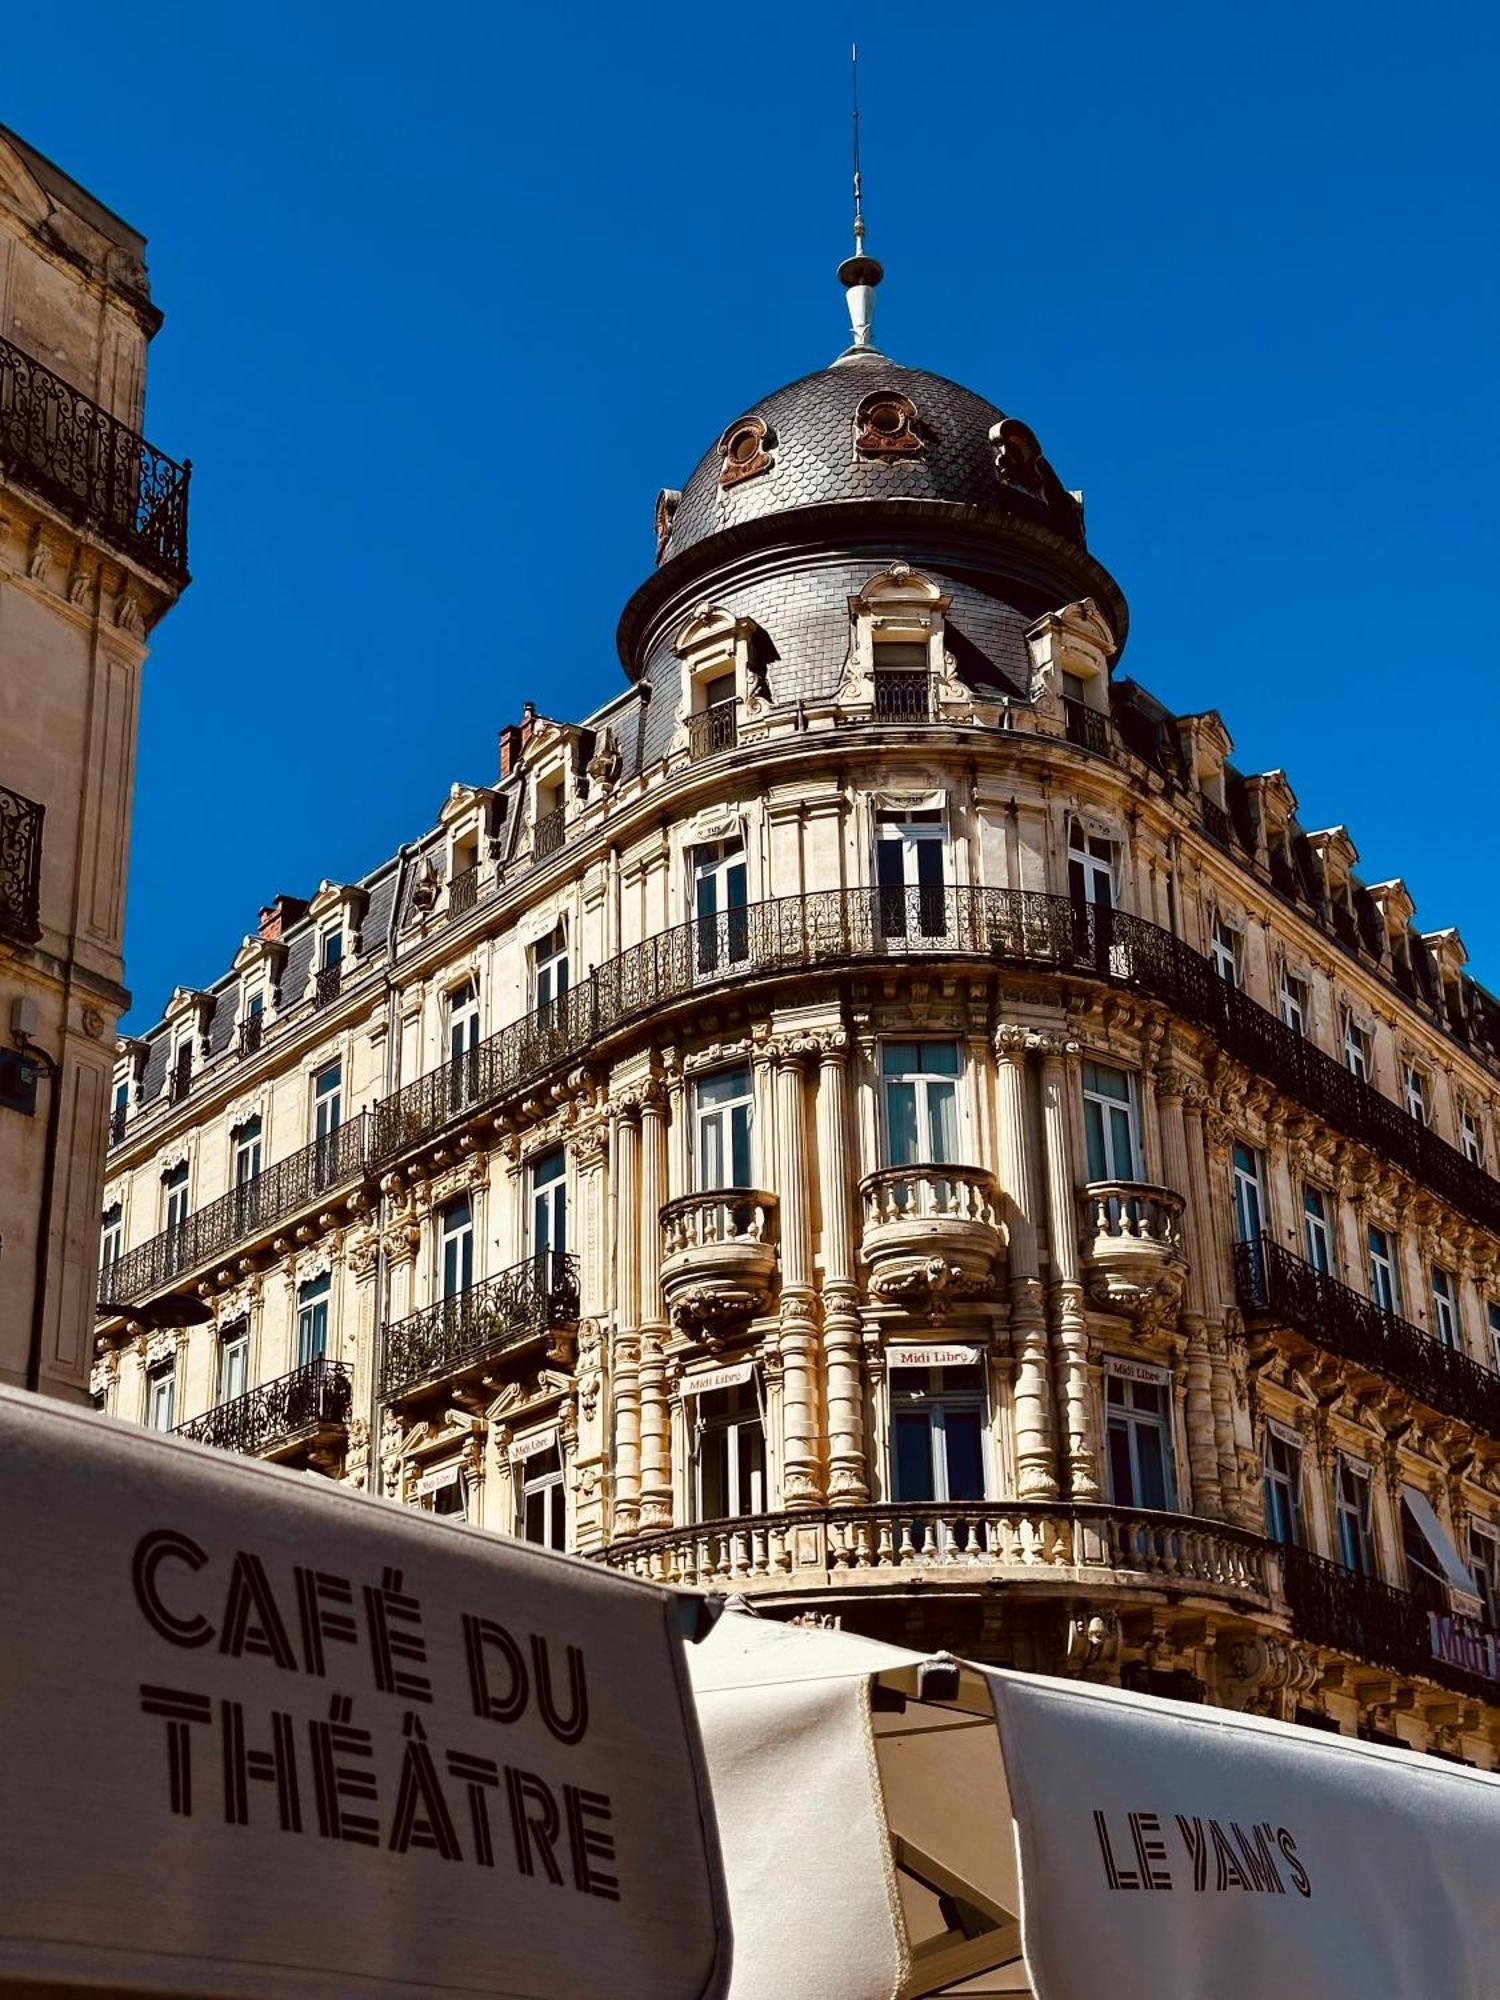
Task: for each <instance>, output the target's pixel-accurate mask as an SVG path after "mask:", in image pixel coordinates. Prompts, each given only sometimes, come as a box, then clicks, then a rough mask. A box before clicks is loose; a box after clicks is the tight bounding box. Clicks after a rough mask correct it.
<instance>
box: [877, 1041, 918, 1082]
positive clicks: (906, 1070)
mask: <svg viewBox="0 0 1500 2000" xmlns="http://www.w3.org/2000/svg"><path fill="white" fill-rule="evenodd" d="M920 1047H921V1045H920V1043H917V1042H882V1043H881V1045H880V1073H881V1075H882V1076H910V1075H912V1074H913V1073H914V1072H915V1071H916V1070H918V1069H920V1067H921V1062H922V1058H921V1054H920Z"/></svg>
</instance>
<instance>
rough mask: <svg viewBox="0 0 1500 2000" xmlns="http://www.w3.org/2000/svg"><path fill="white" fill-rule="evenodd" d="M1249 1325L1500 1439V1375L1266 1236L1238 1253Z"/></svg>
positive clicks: (1238, 1271) (1242, 1246)
mask: <svg viewBox="0 0 1500 2000" xmlns="http://www.w3.org/2000/svg"><path fill="white" fill-rule="evenodd" d="M1235 1283H1236V1288H1237V1290H1238V1293H1239V1300H1240V1305H1241V1308H1242V1309H1243V1311H1244V1313H1245V1316H1246V1318H1247V1320H1249V1321H1250V1322H1251V1323H1252V1324H1254V1325H1257V1326H1271V1325H1276V1324H1282V1325H1285V1326H1288V1327H1290V1328H1291V1329H1292V1330H1293V1331H1294V1332H1295V1333H1298V1334H1300V1335H1301V1336H1302V1338H1303V1339H1304V1340H1307V1341H1309V1342H1311V1343H1312V1345H1314V1346H1315V1347H1321V1348H1323V1349H1324V1350H1325V1351H1326V1352H1328V1353H1330V1354H1337V1355H1339V1356H1340V1357H1341V1359H1343V1360H1345V1361H1348V1362H1352V1363H1353V1364H1354V1365H1355V1366H1356V1367H1359V1368H1364V1369H1367V1370H1368V1371H1369V1372H1370V1373H1371V1374H1372V1375H1377V1376H1381V1377H1383V1378H1384V1379H1385V1380H1386V1381H1387V1382H1394V1383H1396V1384H1397V1386H1398V1387H1400V1388H1402V1389H1404V1390H1405V1391H1406V1392H1407V1394H1408V1395H1410V1396H1414V1397H1415V1398H1416V1399H1417V1401H1418V1402H1420V1403H1423V1404H1425V1405H1426V1407H1427V1408H1428V1409H1429V1410H1436V1411H1438V1412H1439V1413H1440V1414H1442V1415H1443V1416H1448V1417H1457V1418H1458V1419H1459V1420H1460V1421H1461V1422H1463V1423H1466V1424H1471V1425H1472V1426H1473V1427H1474V1428H1475V1429H1476V1430H1479V1431H1483V1432H1484V1433H1485V1435H1486V1436H1487V1437H1491V1438H1497V1439H1500V1375H1497V1374H1496V1373H1495V1372H1494V1370H1493V1369H1490V1368H1485V1367H1482V1366H1481V1365H1480V1363H1479V1362H1477V1361H1475V1360H1473V1359H1472V1357H1471V1356H1469V1355H1467V1354H1464V1353H1462V1352H1461V1351H1460V1350H1459V1349H1458V1348H1456V1347H1449V1346H1447V1345H1446V1344H1445V1343H1444V1342H1443V1341H1441V1340H1435V1339H1434V1338H1433V1337H1432V1335H1431V1334H1430V1333H1424V1332H1423V1330H1422V1329H1421V1327H1419V1326H1413V1325H1412V1323H1411V1322H1410V1321H1409V1320H1405V1319H1402V1318H1401V1316H1400V1315H1399V1314H1398V1313H1393V1312H1387V1311H1385V1309H1384V1308H1383V1307H1381V1306H1378V1305H1376V1304H1375V1302H1374V1301H1373V1300H1372V1299H1367V1298H1365V1297H1363V1296H1362V1294H1360V1293H1359V1292H1356V1291H1354V1290H1352V1289H1351V1287H1350V1286H1348V1285H1345V1284H1342V1283H1341V1282H1340V1281H1339V1279H1337V1278H1334V1277H1331V1276H1330V1275H1329V1273H1328V1272H1326V1271H1319V1270H1317V1269H1315V1268H1314V1266H1313V1265H1311V1264H1309V1263H1307V1262H1306V1261H1305V1260H1304V1259H1303V1258H1301V1257H1298V1256H1295V1255H1294V1254H1293V1253H1292V1252H1291V1251H1290V1250H1286V1249H1284V1248H1283V1247H1282V1246H1281V1245H1280V1244H1279V1243H1273V1242H1272V1241H1271V1239H1270V1238H1269V1237H1267V1236H1263V1237H1261V1238H1260V1239H1259V1240H1258V1241H1257V1242H1255V1243H1241V1244H1240V1245H1239V1246H1238V1247H1237V1249H1236V1251H1235Z"/></svg>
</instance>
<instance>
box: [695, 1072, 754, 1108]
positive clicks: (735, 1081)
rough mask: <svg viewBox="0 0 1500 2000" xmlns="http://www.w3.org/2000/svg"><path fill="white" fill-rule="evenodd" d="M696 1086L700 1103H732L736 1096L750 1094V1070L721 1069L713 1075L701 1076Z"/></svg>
mask: <svg viewBox="0 0 1500 2000" xmlns="http://www.w3.org/2000/svg"><path fill="white" fill-rule="evenodd" d="M697 1088H698V1102H699V1104H701V1105H705V1106H707V1105H714V1104H732V1103H734V1102H735V1100H736V1099H737V1098H742V1097H748V1096H749V1095H750V1072H749V1070H748V1069H721V1070H718V1071H716V1072H715V1074H714V1075H713V1076H705V1077H701V1078H700V1079H699V1082H698V1087H697Z"/></svg>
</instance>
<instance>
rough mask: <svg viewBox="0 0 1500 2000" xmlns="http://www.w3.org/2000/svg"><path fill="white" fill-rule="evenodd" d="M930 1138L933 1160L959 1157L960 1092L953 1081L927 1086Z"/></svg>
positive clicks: (930, 1155) (930, 1156) (931, 1157)
mask: <svg viewBox="0 0 1500 2000" xmlns="http://www.w3.org/2000/svg"><path fill="white" fill-rule="evenodd" d="M927 1118H928V1123H929V1125H930V1126H931V1130H930V1132H929V1134H928V1139H929V1143H930V1147H931V1151H930V1153H929V1155H928V1157H929V1158H930V1159H933V1160H956V1159H957V1158H958V1092H957V1091H956V1089H955V1088H954V1086H953V1085H952V1084H951V1083H930V1084H929V1085H928V1086H927Z"/></svg>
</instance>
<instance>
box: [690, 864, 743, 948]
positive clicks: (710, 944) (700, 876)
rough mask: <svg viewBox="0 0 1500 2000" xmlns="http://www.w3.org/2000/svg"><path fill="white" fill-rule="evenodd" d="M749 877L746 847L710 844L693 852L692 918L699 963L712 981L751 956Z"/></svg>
mask: <svg viewBox="0 0 1500 2000" xmlns="http://www.w3.org/2000/svg"><path fill="white" fill-rule="evenodd" d="M748 897H749V876H748V874H747V872H746V867H745V843H744V842H743V841H742V840H740V839H737V838H736V839H734V840H715V841H710V842H709V843H708V844H707V845H706V846H703V847H698V848H695V849H694V850H693V917H694V921H695V923H696V925H697V949H696V955H695V956H696V963H697V968H698V972H699V974H700V976H702V977H705V978H710V977H713V976H715V975H716V974H718V973H719V972H721V971H722V970H723V969H724V968H725V967H726V966H733V965H739V964H741V963H743V961H744V960H745V959H746V958H748V957H749V955H750V918H749V911H748Z"/></svg>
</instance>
